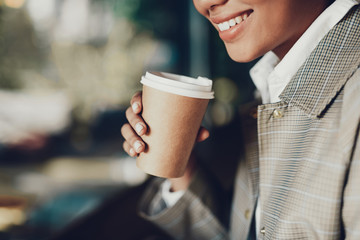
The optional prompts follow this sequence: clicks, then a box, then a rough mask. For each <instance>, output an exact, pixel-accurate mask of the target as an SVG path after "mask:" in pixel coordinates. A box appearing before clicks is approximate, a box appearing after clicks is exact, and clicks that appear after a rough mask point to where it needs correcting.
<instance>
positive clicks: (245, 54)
mask: <svg viewBox="0 0 360 240" xmlns="http://www.w3.org/2000/svg"><path fill="white" fill-rule="evenodd" d="M226 50H227V53H228V55H229V57H230V58H231V59H232V60H234V61H235V62H239V63H247V62H251V61H253V60H255V59H257V58H258V57H261V56H262V55H264V54H262V53H260V52H257V51H252V50H251V49H239V48H234V47H229V46H226Z"/></svg>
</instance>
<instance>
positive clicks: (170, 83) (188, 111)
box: [136, 72, 214, 178]
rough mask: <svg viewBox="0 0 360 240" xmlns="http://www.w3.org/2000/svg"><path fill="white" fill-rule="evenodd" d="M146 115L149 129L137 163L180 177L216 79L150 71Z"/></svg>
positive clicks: (154, 172) (145, 87)
mask: <svg viewBox="0 0 360 240" xmlns="http://www.w3.org/2000/svg"><path fill="white" fill-rule="evenodd" d="M141 83H142V84H143V95H142V104H143V112H142V117H143V119H144V121H145V122H146V124H148V132H147V133H146V134H145V135H144V136H142V139H143V140H144V142H145V143H146V148H145V151H144V152H143V153H140V154H139V156H138V158H137V161H136V163H137V166H138V167H139V168H140V169H142V170H143V171H145V172H146V173H148V174H151V175H155V176H159V177H165V178H177V177H181V176H182V175H183V174H184V171H185V169H186V165H187V162H188V160H189V157H190V154H191V151H192V149H193V146H194V144H195V141H196V137H197V133H198V130H199V128H200V125H201V121H202V119H203V117H204V114H205V112H206V108H207V105H208V102H209V99H212V98H214V92H213V91H212V81H211V80H210V79H207V78H203V77H198V78H197V79H195V78H190V77H186V76H181V75H175V74H170V73H163V72H146V74H145V76H143V77H142V79H141Z"/></svg>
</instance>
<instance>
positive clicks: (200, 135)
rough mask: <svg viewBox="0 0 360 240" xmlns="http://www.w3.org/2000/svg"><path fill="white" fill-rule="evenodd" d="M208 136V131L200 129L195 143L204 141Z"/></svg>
mask: <svg viewBox="0 0 360 240" xmlns="http://www.w3.org/2000/svg"><path fill="white" fill-rule="evenodd" d="M209 136H210V132H209V130H207V129H206V128H204V127H200V129H199V132H198V135H197V138H196V141H197V142H202V141H205V140H206V139H208V138H209Z"/></svg>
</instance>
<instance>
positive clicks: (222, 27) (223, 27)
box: [218, 13, 248, 31]
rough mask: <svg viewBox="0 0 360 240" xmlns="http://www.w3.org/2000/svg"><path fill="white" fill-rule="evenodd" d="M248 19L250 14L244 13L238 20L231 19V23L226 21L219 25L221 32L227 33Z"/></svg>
mask: <svg viewBox="0 0 360 240" xmlns="http://www.w3.org/2000/svg"><path fill="white" fill-rule="evenodd" d="M247 18H248V14H247V13H244V15H242V16H237V17H236V18H233V19H230V20H229V21H225V22H223V23H220V24H218V27H219V30H220V31H225V30H228V29H230V28H231V27H233V26H235V25H236V24H239V23H241V22H242V21H245V20H246V19H247Z"/></svg>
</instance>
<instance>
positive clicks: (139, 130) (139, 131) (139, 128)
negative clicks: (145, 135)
mask: <svg viewBox="0 0 360 240" xmlns="http://www.w3.org/2000/svg"><path fill="white" fill-rule="evenodd" d="M143 129H144V126H143V125H142V124H141V123H137V124H136V125H135V130H136V132H137V133H138V134H140V133H141V131H142V130H143Z"/></svg>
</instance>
